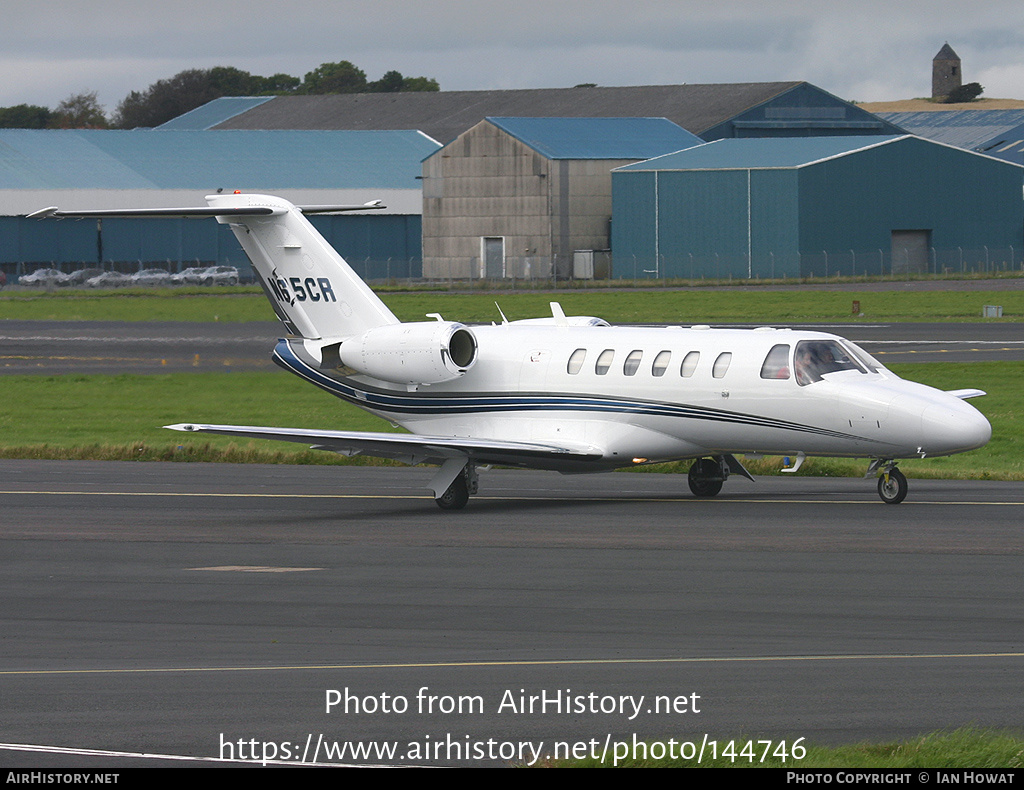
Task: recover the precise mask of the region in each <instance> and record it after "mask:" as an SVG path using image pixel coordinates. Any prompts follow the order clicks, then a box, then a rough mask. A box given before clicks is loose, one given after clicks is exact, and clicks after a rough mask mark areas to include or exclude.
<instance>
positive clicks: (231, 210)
mask: <svg viewBox="0 0 1024 790" xmlns="http://www.w3.org/2000/svg"><path fill="white" fill-rule="evenodd" d="M295 208H297V209H298V210H299V211H301V212H302V213H303V214H338V213H340V212H343V211H372V210H375V209H382V208H387V207H386V206H385V205H384V204H383V203H382V202H381V201H379V200H371V201H370V202H369V203H362V204H359V205H349V204H345V205H336V206H296V207H295ZM287 211H288V210H287V209H285V208H281V207H279V206H187V207H183V208H107V209H93V210H90V211H64V210H62V209H60V208H58V207H57V206H48V207H47V208H43V209H39V211H33V212H32V213H31V214H28V215H26V216H27V218H28V219H48V218H50V217H53V218H55V219H63V218H68V219H86V218H89V217H95V218H97V219H102V218H103V217H198V218H202V217H267V216H272V215H275V214H286V213H287Z"/></svg>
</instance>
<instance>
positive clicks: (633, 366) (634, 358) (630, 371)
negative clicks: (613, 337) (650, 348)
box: [622, 350, 644, 376]
mask: <svg viewBox="0 0 1024 790" xmlns="http://www.w3.org/2000/svg"><path fill="white" fill-rule="evenodd" d="M643 355H644V352H643V351H639V350H637V351H630V352H629V356H628V357H626V361H625V362H624V363H623V365H622V374H623V375H624V376H632V375H634V374H635V373H636V370H637V368H639V367H640V360H641V358H642V357H643Z"/></svg>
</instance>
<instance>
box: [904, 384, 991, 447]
mask: <svg viewBox="0 0 1024 790" xmlns="http://www.w3.org/2000/svg"><path fill="white" fill-rule="evenodd" d="M921 427H922V429H923V432H924V442H922V446H923V447H924V450H925V452H927V453H928V454H929V455H947V454H949V453H962V452H964V451H965V450H976V449H977V448H979V447H984V446H985V445H986V444H987V443H988V440H989V439H991V438H992V426H991V425H990V424H989V422H988V420H987V419H985V415H983V414H982V413H981V412H980V411H978V410H977V409H975V408H974V407H973V406H971V405H970V404H969V403H964V401H962V400H960V399H959V398H954V397H952V396H951V397H950V400H949V402H947V403H941V404H938V403H933V404H931V405H930V406H927V407H926V408H925V410H924V413H923V414H922V415H921ZM929 445H931V446H929Z"/></svg>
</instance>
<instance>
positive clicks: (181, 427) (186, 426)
mask: <svg viewBox="0 0 1024 790" xmlns="http://www.w3.org/2000/svg"><path fill="white" fill-rule="evenodd" d="M164 428H167V429H168V430H170V431H186V432H189V433H192V432H194V431H198V430H199V427H198V426H196V425H193V424H192V423H190V422H179V423H177V424H175V425H165V426H164Z"/></svg>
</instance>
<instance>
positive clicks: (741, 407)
mask: <svg viewBox="0 0 1024 790" xmlns="http://www.w3.org/2000/svg"><path fill="white" fill-rule="evenodd" d="M207 203H208V204H209V205H208V206H207V207H203V208H184V209H177V208H171V209H142V210H113V211H109V210H108V211H82V212H69V211H59V210H57V209H56V208H49V209H43V210H42V211H38V212H35V213H34V214H32V215H30V216H38V217H46V216H54V217H96V216H191V217H209V216H213V217H216V218H217V221H218V222H221V223H226V224H228V225H230V226H231V228H232V230H233V231H234V233H235V236H236V237H237V238H238V241H239V242H240V243H241V245H242V248H243V249H244V250H245V252H246V254H247V255H248V256H249V259H250V260H251V261H252V264H253V267H254V268H255V270H256V273H257V276H258V277H259V280H260V282H261V284H262V285H263V289H264V290H265V291H266V294H267V297H268V298H269V300H270V303H271V304H272V305H273V307H274V311H275V312H276V313H277V316H278V318H280V319H281V322H282V323H283V324H284V325H285V327H287V329H288V337H287V338H285V339H283V340H280V341H279V342H278V344H277V347H276V348H275V350H274V361H275V362H277V363H278V364H279V365H281V366H282V367H284V368H286V369H287V370H290V371H291V372H293V373H295V374H296V375H298V376H300V377H302V378H304V379H306V380H307V381H309V382H311V383H313V384H315V385H316V386H318V387H321V388H322V389H325V390H327V391H328V392H330V393H332V394H333V395H336V396H338V397H339V398H342V399H343V400H346V401H348V402H350V403H354V404H355V405H357V406H359V407H361V408H363V409H366V410H367V411H370V412H372V413H374V414H377V415H379V416H381V417H383V418H384V419H386V420H389V421H391V422H392V423H394V424H395V425H398V426H401V427H403V428H406V429H408V430H409V431H410V432H411V433H409V434H400V433H362V432H351V431H323V430H301V429H293V428H271V427H255V426H239V425H204V424H199V423H182V424H179V425H168V426H166V427H168V428H171V429H173V430H177V431H186V432H191V433H215V434H225V435H228V436H252V437H260V438H265V439H276V440H283V441H289V442H300V443H304V444H311V445H312V446H313V447H314V448H317V449H323V450H330V451H333V452H337V453H341V454H343V455H361V454H363V455H370V456H376V457H383V458H392V459H397V460H400V461H403V462H406V463H409V464H420V463H430V464H437V465H439V467H440V468H439V469H438V471H437V472H436V473H435V474H434V476H433V478H432V480H431V481H430V484H429V487H430V488H431V489H432V490H433V493H434V497H435V499H436V501H437V504H438V505H439V506H440V507H442V508H445V509H458V508H462V507H464V506H465V505H466V503H467V502H468V500H469V497H470V495H472V494H475V493H476V491H477V483H478V477H477V469H478V467H480V466H485V467H486V466H490V465H493V464H498V465H502V466H516V467H529V468H535V469H550V470H555V471H558V472H562V473H564V474H573V473H583V472H603V471H608V470H612V469H617V468H621V467H629V466H637V465H640V464H648V463H656V462H660V461H671V460H678V459H694V460H693V465H692V466H691V468H690V473H689V486H690V490H691V491H692V492H693V494H694V495H695V496H698V497H713V496H715V495H716V494H718V492H719V491H720V490H721V488H722V484H723V483H724V482H725V480H726V479H728V477H729V476H730V475H731V474H739V475H742V476H744V477H747V478H748V479H750V480H753V477H751V475H750V473H749V472H747V470H746V469H744V467H743V465H742V464H741V463H740V461H739V460H738V459H737V456H738V455H746V456H753V457H758V456H761V455H781V456H790V457H792V458H793V461H792V463H791V465H790V466H789V467H788V468H785V469H783V471H785V472H795V471H796V470H797V469H798V468H799V467H800V464H801V463H802V462H803V460H804V459H805V458H806V457H807V456H842V457H853V458H865V459H870V465H869V468H868V471H867V474H866V475H865V476H870V475H872V474H877V475H878V493H879V495H880V496H881V498H882V500H883V501H884V502H887V503H890V504H896V503H899V502H902V501H903V499H904V497H905V496H906V494H907V480H906V477H905V476H904V475H903V474H902V473H901V472H900V470H899V469H898V468H897V466H896V465H897V462H898V461H899V460H900V459H903V458H923V457H925V456H933V455H950V454H952V453H960V452H964V451H966V450H973V449H975V448H978V447H981V446H983V445H984V444H985V443H986V442H988V440H989V438H990V437H991V434H992V429H991V426H990V425H989V423H988V421H987V420H986V419H985V417H983V416H982V415H981V414H980V413H979V412H978V411H977V410H976V409H974V408H973V407H972V406H971V405H970V404H968V403H965V399H967V398H972V397H975V396H978V395H984V394H985V393H984V392H982V391H980V390H957V391H953V392H942V391H940V390H937V389H933V388H931V387H926V386H923V385H921V384H915V383H913V382H909V381H904V380H903V379H901V378H900V377H899V376H896V375H895V374H894V373H892V372H891V371H889V370H887V369H886V368H885V366H884V365H882V364H880V363H879V362H878V361H877V360H875V359H874V358H873V357H872V356H870V355H869V354H867V353H866V352H865V351H863V350H862V349H860V348H858V347H857V346H856V345H854V344H853V343H851V342H850V341H848V340H845V339H843V338H841V337H837V336H835V335H830V334H825V333H821V332H805V331H795V330H788V329H771V328H767V327H765V328H760V329H711V328H710V327H708V326H690V327H681V326H669V327H658V328H640V327H612V326H609V325H608V323H607V322H606V321H603V320H601V319H599V318H594V317H590V316H566V315H565V314H564V313H563V311H562V309H561V307H560V306H559V305H558V304H557V303H554V302H553V303H552V305H551V308H552V315H551V317H550V318H535V319H529V320H523V321H508V320H506V319H505V317H504V315H502V316H501V318H502V320H501V323H500V324H496V325H492V326H474V327H469V326H466V325H464V324H461V323H458V322H455V321H447V320H444V318H442V316H440V315H437V314H433V315H431V316H428V317H429V318H431V319H432V320H430V321H423V322H414V323H402V322H400V321H399V320H398V319H397V318H396V317H395V316H394V314H393V313H392V312H391V311H390V310H389V309H388V308H387V306H385V305H384V303H383V302H381V300H380V299H378V298H377V296H376V295H375V294H374V293H373V291H371V290H370V288H369V287H368V286H367V285H366V284H365V283H364V282H363V281H362V280H361V279H359V277H358V276H357V275H356V274H355V272H354V271H352V269H351V268H349V266H348V264H347V263H346V262H345V261H344V259H343V258H342V257H341V256H340V255H339V254H338V253H337V252H336V251H335V250H334V249H333V248H332V247H331V246H330V245H329V244H328V243H327V241H326V240H325V239H324V238H323V237H322V236H321V235H320V234H319V233H318V232H317V231H316V229H315V228H314V227H313V226H312V225H311V224H310V222H309V221H308V220H307V219H306V217H305V216H304V215H305V214H314V213H334V212H338V211H351V210H367V209H372V208H380V207H381V206H380V205H379V203H368V204H365V205H362V206H294V205H292V204H291V203H289V202H288V201H286V200H282V199H281V198H277V197H269V196H266V195H243V194H238V193H235V194H230V195H211V196H209V197H207Z"/></svg>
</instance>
